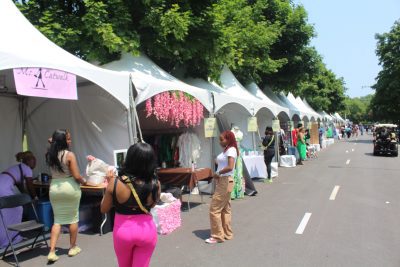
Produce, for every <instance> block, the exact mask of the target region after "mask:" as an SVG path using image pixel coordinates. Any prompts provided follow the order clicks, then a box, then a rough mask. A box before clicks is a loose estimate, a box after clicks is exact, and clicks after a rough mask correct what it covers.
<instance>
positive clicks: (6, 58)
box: [0, 0, 129, 107]
mask: <svg viewBox="0 0 400 267" xmlns="http://www.w3.org/2000/svg"><path fill="white" fill-rule="evenodd" d="M0 25H1V26H0V27H1V33H2V36H3V37H4V39H3V41H2V42H0V70H5V69H13V68H23V67H43V68H51V69H58V70H63V71H66V72H70V73H73V74H76V75H78V76H81V77H83V78H85V79H87V80H89V81H91V82H94V83H96V84H97V85H99V86H100V87H102V88H103V89H105V90H106V91H108V92H109V93H110V94H111V95H112V96H114V97H115V98H116V99H118V100H119V101H120V102H121V103H122V104H123V105H124V106H125V107H129V90H128V89H127V88H128V85H129V76H128V74H126V73H116V72H112V71H108V70H104V69H102V68H99V67H96V66H94V65H92V64H90V63H87V62H85V61H83V60H81V59H79V58H77V57H76V56H74V55H72V54H70V53H68V52H67V51H65V50H64V49H62V48H60V47H58V46H57V45H56V44H54V43H52V42H51V41H50V40H49V39H47V38H46V37H45V36H44V35H43V34H42V33H40V32H39V31H38V30H37V29H36V28H35V27H34V26H33V25H32V24H31V23H30V22H29V21H28V20H27V19H26V18H25V17H24V15H22V13H21V12H20V11H19V10H18V8H17V7H16V6H15V5H14V3H13V2H12V0H2V1H0Z"/></svg>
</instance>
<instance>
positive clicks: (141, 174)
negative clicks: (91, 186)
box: [101, 143, 161, 267]
mask: <svg viewBox="0 0 400 267" xmlns="http://www.w3.org/2000/svg"><path fill="white" fill-rule="evenodd" d="M156 164H157V163H156V157H155V154H154V151H153V148H152V147H151V146H150V145H149V144H146V143H136V144H134V145H132V146H130V147H129V149H128V151H127V154H126V159H125V163H124V164H123V167H122V170H121V171H120V173H119V175H118V176H117V177H114V172H113V171H112V170H110V171H108V172H107V176H106V178H107V180H108V186H107V189H106V193H105V195H104V197H103V200H102V201H101V212H102V213H107V212H109V211H110V209H111V207H113V206H114V207H115V219H114V230H113V239H114V251H115V254H116V255H117V260H118V266H119V267H128V266H129V267H130V266H141V267H145V266H149V264H150V259H151V255H152V254H153V251H154V249H155V247H156V244H157V229H156V226H155V224H154V221H153V217H152V216H151V214H150V209H151V208H153V207H154V206H155V205H156V203H157V202H158V200H159V199H160V193H161V185H160V182H159V181H158V179H157V176H156V175H155V170H156V167H157V165H156Z"/></svg>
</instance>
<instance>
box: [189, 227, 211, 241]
mask: <svg viewBox="0 0 400 267" xmlns="http://www.w3.org/2000/svg"><path fill="white" fill-rule="evenodd" d="M193 234H194V235H195V236H197V237H198V238H200V239H202V240H205V239H207V238H209V237H210V235H211V232H210V229H204V230H195V231H193Z"/></svg>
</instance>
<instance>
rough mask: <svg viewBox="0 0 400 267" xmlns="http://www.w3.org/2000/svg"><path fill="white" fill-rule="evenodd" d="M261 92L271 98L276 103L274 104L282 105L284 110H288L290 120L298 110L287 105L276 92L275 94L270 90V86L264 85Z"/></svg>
mask: <svg viewBox="0 0 400 267" xmlns="http://www.w3.org/2000/svg"><path fill="white" fill-rule="evenodd" d="M263 92H264V93H265V95H266V96H267V97H268V98H269V99H271V100H272V101H273V102H274V103H276V104H278V105H279V106H281V107H284V108H285V109H286V110H288V112H289V114H288V117H289V120H291V119H292V118H293V116H294V115H295V114H298V111H296V110H293V107H292V105H289V104H288V103H286V102H285V101H282V100H281V99H280V98H279V97H278V95H277V94H275V93H273V92H272V90H271V89H270V88H268V87H265V88H264V91H263Z"/></svg>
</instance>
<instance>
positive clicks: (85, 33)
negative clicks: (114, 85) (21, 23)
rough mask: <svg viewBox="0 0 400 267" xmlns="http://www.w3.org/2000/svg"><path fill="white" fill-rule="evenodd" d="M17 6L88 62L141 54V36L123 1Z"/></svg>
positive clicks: (33, 1)
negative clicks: (133, 27) (127, 53)
mask: <svg viewBox="0 0 400 267" xmlns="http://www.w3.org/2000/svg"><path fill="white" fill-rule="evenodd" d="M15 4H16V5H17V6H18V7H19V9H20V10H21V11H22V13H24V15H25V16H26V17H27V18H28V19H29V20H30V22H31V23H32V24H33V25H35V26H36V27H37V28H38V30H39V31H41V32H42V33H43V34H44V35H46V36H47V37H48V38H49V39H50V40H52V41H53V42H54V43H56V44H57V45H59V46H61V47H63V48H64V49H66V50H67V51H69V52H71V53H72V54H75V55H77V56H79V57H81V58H83V59H85V60H88V61H97V62H100V63H106V62H109V61H111V60H115V59H117V58H118V56H119V55H120V53H121V52H129V53H136V54H137V53H138V51H139V36H138V34H137V33H136V32H135V30H132V29H130V26H131V25H132V19H131V16H130V14H129V13H128V12H127V6H126V5H125V3H124V1H123V0H108V1H96V0H83V1H81V0H70V1H50V0H47V1H46V0H45V1H43V0H29V1H15Z"/></svg>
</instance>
